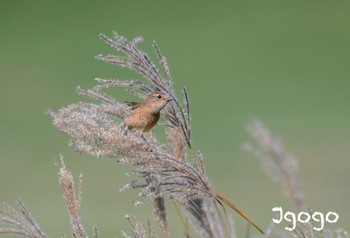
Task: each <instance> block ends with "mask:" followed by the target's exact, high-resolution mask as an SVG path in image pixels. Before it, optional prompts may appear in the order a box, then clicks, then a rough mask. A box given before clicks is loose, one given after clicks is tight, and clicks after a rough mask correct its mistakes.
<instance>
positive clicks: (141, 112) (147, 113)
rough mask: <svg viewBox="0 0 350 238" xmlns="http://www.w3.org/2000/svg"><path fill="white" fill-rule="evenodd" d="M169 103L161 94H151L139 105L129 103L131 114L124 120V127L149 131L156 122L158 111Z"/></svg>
mask: <svg viewBox="0 0 350 238" xmlns="http://www.w3.org/2000/svg"><path fill="white" fill-rule="evenodd" d="M169 101H170V99H169V97H168V96H167V95H165V94H162V93H159V92H157V93H152V94H150V95H149V96H148V97H147V98H146V99H145V101H143V102H141V103H130V105H131V106H132V107H131V110H132V112H131V113H130V115H128V116H126V117H125V118H124V125H125V126H126V127H127V128H128V129H129V130H139V131H143V132H146V131H149V130H150V129H152V128H153V127H154V126H155V125H156V124H157V122H158V120H159V117H160V111H161V110H162V109H163V108H164V107H165V105H166V104H167V103H168V102H169Z"/></svg>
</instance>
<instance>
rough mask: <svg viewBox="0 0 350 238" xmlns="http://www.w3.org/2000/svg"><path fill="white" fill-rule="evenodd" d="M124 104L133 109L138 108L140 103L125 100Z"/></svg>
mask: <svg viewBox="0 0 350 238" xmlns="http://www.w3.org/2000/svg"><path fill="white" fill-rule="evenodd" d="M125 103H126V105H128V106H129V107H130V109H131V110H135V109H136V108H139V107H140V106H141V103H139V102H127V101H125Z"/></svg>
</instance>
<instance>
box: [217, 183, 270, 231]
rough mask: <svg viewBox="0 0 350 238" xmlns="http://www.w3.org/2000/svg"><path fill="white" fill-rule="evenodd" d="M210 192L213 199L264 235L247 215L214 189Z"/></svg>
mask: <svg viewBox="0 0 350 238" xmlns="http://www.w3.org/2000/svg"><path fill="white" fill-rule="evenodd" d="M211 191H212V192H213V193H214V195H215V197H216V198H217V199H219V200H221V201H223V202H224V203H225V204H226V205H227V206H229V207H230V208H232V209H233V210H234V211H236V212H237V213H238V214H239V215H240V216H242V217H243V218H244V219H245V220H246V221H248V222H249V223H250V224H252V225H253V226H254V227H255V228H256V229H257V230H258V231H259V232H260V233H261V234H262V235H265V233H264V231H263V229H261V228H260V227H259V226H258V225H257V224H256V223H255V222H254V221H253V220H252V219H250V218H249V216H248V215H247V214H245V213H244V212H243V211H242V210H241V209H239V208H238V207H237V206H236V205H234V204H233V203H232V202H230V201H229V200H228V199H227V198H226V197H224V195H222V194H221V193H220V192H218V191H216V189H214V188H211Z"/></svg>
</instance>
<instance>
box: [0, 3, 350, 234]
mask: <svg viewBox="0 0 350 238" xmlns="http://www.w3.org/2000/svg"><path fill="white" fill-rule="evenodd" d="M0 6H1V7H0V18H1V21H0V29H1V34H0V42H1V44H0V52H1V55H0V80H1V87H0V108H1V117H0V161H1V164H0V201H1V202H3V201H6V202H9V203H11V201H14V200H15V199H16V198H17V197H21V198H22V200H23V201H24V202H25V203H26V205H27V206H28V208H29V209H30V210H31V212H32V213H33V215H34V216H35V217H36V219H37V220H38V222H39V223H40V224H41V226H42V228H43V230H44V231H45V232H46V233H47V234H48V235H50V236H52V237H57V236H58V235H59V234H62V233H67V234H69V228H68V219H67V212H66V210H65V204H64V202H63V199H62V195H61V193H60V191H59V186H58V182H57V179H58V178H57V171H58V168H57V167H56V166H55V165H54V164H55V161H57V160H58V158H59V153H62V154H63V155H64V157H65V158H66V159H65V161H66V164H67V167H68V168H69V169H71V170H72V171H73V172H74V173H75V175H76V177H77V175H78V174H79V173H80V172H82V173H83V175H84V183H83V204H82V216H83V223H85V225H86V229H87V230H88V231H89V228H90V227H92V225H94V224H97V225H98V227H99V229H100V231H101V235H102V236H106V237H108V236H120V234H121V233H120V231H121V230H125V231H128V230H129V227H128V224H127V221H126V220H125V219H124V214H126V213H128V214H131V215H136V216H137V217H138V218H139V219H140V220H142V218H143V217H146V216H151V215H150V212H149V208H150V207H147V206H144V207H142V208H137V209H135V208H133V206H132V204H131V202H130V200H132V199H134V200H135V199H136V196H137V195H136V194H133V192H130V191H129V192H126V193H119V192H118V188H120V187H122V185H123V184H124V182H125V181H126V178H125V176H124V173H125V172H127V171H128V168H127V167H121V166H120V165H119V164H117V163H116V162H115V161H111V160H106V159H100V160H95V159H91V158H88V157H85V156H82V155H79V154H77V153H75V152H74V151H73V149H72V148H69V147H68V146H67V142H68V138H67V137H66V136H64V135H61V134H59V133H58V131H57V130H56V129H55V128H54V127H53V126H52V124H51V121H50V119H49V118H48V117H46V116H45V115H44V110H45V108H48V107H50V108H52V109H54V110H57V109H58V108H60V107H61V106H64V105H67V104H70V103H73V102H76V101H79V100H85V99H83V98H80V97H79V96H77V95H76V94H75V88H76V86H78V85H81V86H82V87H83V88H89V87H91V86H93V85H94V84H95V82H94V80H93V79H94V78H95V77H105V78H118V79H126V78H135V77H139V76H138V75H135V74H133V73H130V72H128V71H127V70H125V69H119V68H116V67H114V66H112V65H108V64H105V63H102V62H97V61H96V60H94V56H95V55H97V54H99V53H108V52H110V53H115V52H114V51H113V49H111V48H109V47H108V46H106V45H105V44H104V43H103V42H101V41H100V40H99V39H98V34H99V33H102V32H103V33H106V34H110V33H111V32H112V30H116V31H118V32H120V33H121V34H123V35H126V36H128V37H129V38H131V37H134V36H137V35H142V36H144V38H145V42H144V43H143V47H144V49H145V50H146V51H149V52H150V50H151V47H150V45H151V43H152V41H153V40H156V41H157V43H158V45H159V46H160V48H161V50H162V52H163V54H164V55H165V56H167V59H168V62H169V65H170V67H171V71H172V74H173V77H174V80H175V83H176V85H175V87H176V88H177V90H178V91H179V92H180V88H181V87H182V86H186V87H187V88H188V91H189V93H190V99H191V101H192V108H193V111H192V113H193V114H192V117H193V121H192V125H193V126H192V127H193V139H194V145H195V148H196V149H201V151H202V152H203V153H204V156H205V164H206V168H207V170H208V174H209V176H210V178H211V181H212V182H213V183H214V184H215V185H216V187H218V188H219V189H220V190H221V191H224V193H225V195H227V196H228V197H229V198H232V199H231V200H232V201H235V202H236V204H237V205H238V206H240V207H241V208H242V209H243V210H245V211H246V212H247V213H248V214H250V215H251V216H252V218H254V219H255V220H256V221H257V223H259V224H261V225H262V226H267V225H268V224H269V223H270V220H271V216H272V211H271V208H272V207H274V206H284V207H285V208H286V209H288V208H289V209H292V208H291V203H288V202H286V201H285V199H284V197H283V195H282V194H281V191H279V190H278V188H277V187H275V186H274V184H273V183H271V182H270V181H269V179H268V178H266V177H265V175H264V174H263V172H262V171H261V169H260V168H259V165H258V163H256V161H255V160H254V159H252V158H251V157H249V156H248V155H246V154H245V153H244V152H243V151H242V150H241V144H242V143H243V142H244V141H246V140H247V139H248V137H247V135H246V134H245V132H244V126H245V123H246V121H247V120H248V119H249V118H250V117H258V118H260V119H262V120H263V121H264V122H265V124H266V125H267V126H268V127H269V128H270V129H271V130H272V131H273V132H274V133H275V134H279V135H281V137H282V138H283V139H284V142H285V144H286V145H287V146H288V148H289V150H290V151H291V152H292V153H294V154H295V155H296V157H298V158H299V161H300V167H301V176H302V184H303V186H304V190H305V193H306V200H307V203H308V204H309V206H310V207H311V208H312V209H314V210H317V211H321V212H324V213H326V212H328V211H330V210H332V211H336V212H338V213H339V214H340V219H339V221H338V223H336V224H333V225H332V227H334V228H335V227H344V228H346V229H348V230H350V226H349V220H350V212H349V211H350V206H349V197H350V188H349V186H348V181H349V179H350V173H349V170H350V158H349V156H350V146H349V144H350V135H349V134H350V125H349V122H350V110H349V103H350V93H349V91H350V80H349V76H350V67H349V64H350V57H349V56H350V45H349V38H350V28H349V25H350V15H349V10H350V2H349V1H288V2H287V1H257V0H253V1H223V2H221V3H219V2H215V3H214V2H213V1H183V2H179V1H173V2H169V1H138V2H136V1H119V2H118V1H100V2H97V1H90V2H89V1H66V0H63V1H36V0H34V1H3V2H2V3H1V4H0ZM153 56H154V55H153ZM112 92H113V94H114V95H115V97H117V98H118V99H121V100H124V99H125V100H130V97H129V96H127V94H125V93H124V92H122V91H118V90H115V91H112ZM157 131H160V130H159V129H157ZM262 195H263V196H264V199H262V197H263V196H262ZM257 198H260V199H257ZM169 207H170V210H172V211H173V208H172V207H171V205H170V204H169ZM236 222H237V227H238V232H239V233H240V234H243V233H244V232H245V229H246V228H245V227H246V225H245V223H244V222H243V221H241V220H240V218H238V217H237V219H236ZM170 224H172V229H173V230H172V234H173V235H175V236H174V237H176V234H178V235H179V234H181V232H180V231H179V229H175V227H179V221H178V218H177V217H176V215H172V216H171V217H170ZM281 228H282V227H281ZM90 232H91V229H90ZM90 234H91V233H90Z"/></svg>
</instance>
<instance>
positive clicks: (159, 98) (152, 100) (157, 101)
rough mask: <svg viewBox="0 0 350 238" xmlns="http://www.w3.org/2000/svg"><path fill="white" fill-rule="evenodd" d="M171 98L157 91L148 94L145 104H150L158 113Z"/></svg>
mask: <svg viewBox="0 0 350 238" xmlns="http://www.w3.org/2000/svg"><path fill="white" fill-rule="evenodd" d="M170 100H171V99H170V97H169V96H167V95H165V94H163V93H159V92H156V93H152V94H150V95H148V97H147V98H146V100H145V104H146V105H147V106H149V107H150V108H151V110H152V111H153V112H154V113H158V112H159V111H160V110H162V109H163V107H165V105H166V104H167V103H168V102H169V101H170Z"/></svg>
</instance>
